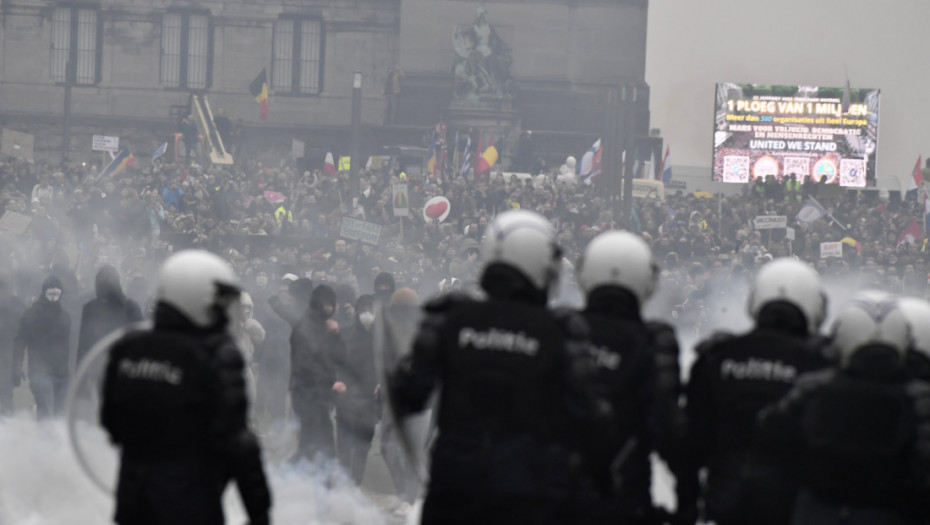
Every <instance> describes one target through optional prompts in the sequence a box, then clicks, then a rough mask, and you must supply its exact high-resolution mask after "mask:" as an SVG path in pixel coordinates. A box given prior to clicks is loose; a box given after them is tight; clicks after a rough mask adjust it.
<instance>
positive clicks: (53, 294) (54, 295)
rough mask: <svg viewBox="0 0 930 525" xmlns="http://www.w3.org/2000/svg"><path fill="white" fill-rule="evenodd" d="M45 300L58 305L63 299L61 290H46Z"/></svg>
mask: <svg viewBox="0 0 930 525" xmlns="http://www.w3.org/2000/svg"><path fill="white" fill-rule="evenodd" d="M45 298H46V299H48V302H50V303H57V302H58V300H59V299H61V288H49V289H48V290H45Z"/></svg>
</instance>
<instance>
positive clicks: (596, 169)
mask: <svg viewBox="0 0 930 525" xmlns="http://www.w3.org/2000/svg"><path fill="white" fill-rule="evenodd" d="M603 154H604V150H603V149H602V148H601V139H597V140H596V141H595V142H594V144H593V145H592V146H591V149H589V150H588V151H587V152H586V153H585V154H584V155H583V156H582V157H581V162H580V163H578V176H579V177H580V178H581V180H582V182H584V183H585V184H587V185H588V186H590V185H591V184H592V183H593V182H594V181H595V179H596V178H597V176H598V175H600V174H601V156H603Z"/></svg>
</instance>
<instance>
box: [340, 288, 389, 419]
mask: <svg viewBox="0 0 930 525" xmlns="http://www.w3.org/2000/svg"><path fill="white" fill-rule="evenodd" d="M372 301H373V299H372V297H371V296H370V295H363V296H362V297H361V298H360V300H359V302H358V303H357V305H361V304H368V305H371V303H372ZM343 337H344V338H345V355H344V356H343V357H342V359H340V360H339V363H338V365H339V366H338V378H339V380H340V381H342V382H343V383H345V384H346V391H345V393H344V394H342V395H341V396H339V398H338V407H339V410H340V412H339V414H340V416H339V417H340V418H341V419H342V420H343V421H345V422H347V423H350V424H352V423H354V424H358V425H360V426H362V425H364V426H367V425H370V426H372V427H374V425H375V424H376V423H377V422H378V419H379V416H380V408H381V401H380V400H379V399H378V396H376V395H375V388H376V387H377V386H378V383H379V379H378V372H377V367H376V366H375V350H374V344H375V337H374V325H372V326H371V327H369V328H365V326H364V325H363V324H362V322H361V321H360V320H359V317H358V312H357V311H356V313H355V322H354V323H353V324H352V325H351V326H349V328H348V329H346V330H344V331H343Z"/></svg>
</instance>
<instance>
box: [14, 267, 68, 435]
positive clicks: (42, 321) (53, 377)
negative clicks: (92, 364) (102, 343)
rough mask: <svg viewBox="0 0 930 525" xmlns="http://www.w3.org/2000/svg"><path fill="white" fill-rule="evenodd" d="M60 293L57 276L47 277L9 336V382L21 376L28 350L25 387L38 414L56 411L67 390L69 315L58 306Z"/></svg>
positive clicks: (16, 380)
mask: <svg viewBox="0 0 930 525" xmlns="http://www.w3.org/2000/svg"><path fill="white" fill-rule="evenodd" d="M63 295H64V290H63V288H62V284H61V279H59V278H58V277H55V276H54V275H52V276H49V277H47V278H46V279H45V281H43V282H42V293H40V294H39V296H38V298H36V300H35V302H34V303H32V305H31V306H30V307H29V308H27V309H26V311H25V312H24V313H23V316H22V318H21V319H20V322H19V330H18V331H17V333H16V337H15V338H14V339H13V367H12V381H13V386H14V387H16V386H19V385H20V383H21V382H22V380H23V379H24V378H25V374H24V372H23V359H24V357H25V356H26V355H27V354H28V358H29V374H28V375H29V388H30V390H31V391H32V395H33V397H34V398H35V401H36V415H37V416H38V417H39V418H45V417H49V416H53V415H58V414H60V413H61V412H62V410H63V409H64V404H65V398H66V397H67V393H68V352H69V344H70V341H69V339H70V337H69V335H70V333H71V316H70V315H68V312H66V311H65V310H64V308H62V307H61V298H62V296H63Z"/></svg>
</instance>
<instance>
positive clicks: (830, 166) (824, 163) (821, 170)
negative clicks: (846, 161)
mask: <svg viewBox="0 0 930 525" xmlns="http://www.w3.org/2000/svg"><path fill="white" fill-rule="evenodd" d="M838 176H839V170H838V169H837V167H836V163H835V162H833V161H832V160H830V159H828V158H826V157H824V158H822V159H820V160H818V161H817V163H816V164H814V169H813V171H812V172H811V179H812V180H813V181H814V182H820V180H821V179H823V178H826V181H825V182H826V183H827V184H833V183H834V182H836V178H837V177H838Z"/></svg>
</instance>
